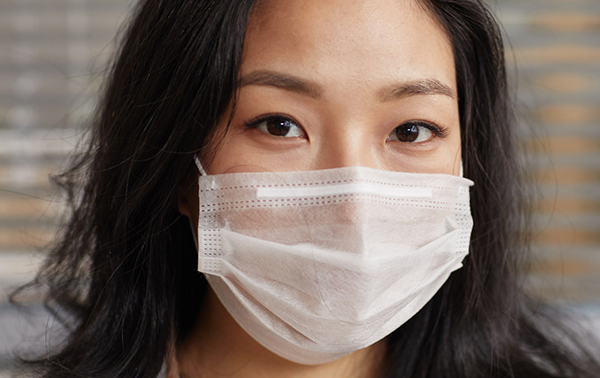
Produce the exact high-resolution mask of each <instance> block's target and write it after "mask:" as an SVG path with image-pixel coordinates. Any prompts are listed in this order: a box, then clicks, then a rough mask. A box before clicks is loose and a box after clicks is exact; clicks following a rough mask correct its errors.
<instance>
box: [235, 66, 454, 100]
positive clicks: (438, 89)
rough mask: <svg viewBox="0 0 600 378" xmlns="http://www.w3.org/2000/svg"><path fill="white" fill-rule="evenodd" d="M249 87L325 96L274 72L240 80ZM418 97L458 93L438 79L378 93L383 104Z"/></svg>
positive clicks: (314, 85)
mask: <svg viewBox="0 0 600 378" xmlns="http://www.w3.org/2000/svg"><path fill="white" fill-rule="evenodd" d="M247 85H262V86H272V87H276V88H280V89H284V90H287V91H290V92H296V93H299V94H302V95H305V96H308V97H312V98H314V99H320V98H321V97H322V96H323V89H322V88H321V86H320V85H319V84H317V83H315V82H312V81H309V80H306V79H302V78H299V77H296V76H292V75H288V74H283V73H279V72H274V71H263V70H259V71H253V72H251V73H249V74H248V75H245V76H244V77H242V78H241V80H240V84H239V86H240V88H242V87H245V86H247ZM417 95H443V96H448V97H451V98H453V99H455V98H456V97H457V96H456V92H455V91H454V90H453V89H452V88H450V87H449V86H447V85H446V84H444V83H442V82H441V81H439V80H437V79H421V80H413V81H409V82H406V83H399V84H393V85H390V86H387V87H384V88H382V89H381V90H379V91H378V92H377V98H378V99H379V101H381V102H388V101H392V100H399V99H402V98H405V97H410V96H417Z"/></svg>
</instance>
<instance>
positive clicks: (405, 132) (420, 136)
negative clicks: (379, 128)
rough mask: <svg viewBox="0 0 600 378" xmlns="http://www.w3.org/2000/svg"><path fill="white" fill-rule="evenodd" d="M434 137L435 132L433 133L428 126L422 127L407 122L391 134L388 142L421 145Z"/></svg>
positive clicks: (415, 123)
mask: <svg viewBox="0 0 600 378" xmlns="http://www.w3.org/2000/svg"><path fill="white" fill-rule="evenodd" d="M432 136H433V131H431V130H430V129H429V128H428V127H427V126H426V125H422V124H420V123H417V122H407V123H405V124H403V125H400V126H398V127H396V128H395V129H394V130H393V131H392V132H391V133H390V135H388V140H395V141H399V142H406V143H419V142H425V141H427V140H429V139H430V138H431V137H432Z"/></svg>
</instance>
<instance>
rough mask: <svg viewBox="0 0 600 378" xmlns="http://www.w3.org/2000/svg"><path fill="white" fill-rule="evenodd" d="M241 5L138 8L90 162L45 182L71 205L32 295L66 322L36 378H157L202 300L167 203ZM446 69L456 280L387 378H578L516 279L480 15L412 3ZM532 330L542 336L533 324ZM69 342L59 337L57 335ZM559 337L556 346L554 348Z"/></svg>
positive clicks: (215, 110) (507, 177) (230, 98)
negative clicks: (465, 241)
mask: <svg viewBox="0 0 600 378" xmlns="http://www.w3.org/2000/svg"><path fill="white" fill-rule="evenodd" d="M253 3H254V1H253V0H142V1H140V3H139V4H138V7H137V8H136V10H135V12H134V15H133V18H132V21H131V23H130V25H129V28H128V29H127V31H126V32H125V34H124V38H123V41H122V43H121V45H120V49H119V51H118V54H117V56H116V59H115V61H114V64H113V66H112V68H111V70H110V74H109V77H108V80H107V84H106V88H105V90H104V95H103V97H102V99H101V102H100V104H99V107H98V111H97V117H96V119H95V120H94V122H93V124H92V130H91V134H90V139H89V141H88V143H87V146H88V148H87V150H86V151H85V152H84V153H83V154H82V155H81V156H79V157H78V158H77V159H76V161H75V162H74V163H73V164H72V166H71V168H70V169H69V170H68V171H66V172H65V173H64V174H62V175H61V176H59V177H57V181H58V182H59V184H60V185H61V186H62V187H63V188H64V189H65V191H66V192H67V193H69V195H70V200H71V203H72V205H73V207H72V212H71V215H70V218H69V221H68V223H67V224H66V225H65V227H64V229H63V231H62V234H61V235H60V238H59V239H57V242H56V244H55V245H54V247H53V248H52V250H51V251H50V254H49V257H48V259H47V261H46V264H45V266H44V269H43V270H42V271H41V272H40V274H39V275H38V278H37V279H36V283H37V284H39V285H44V286H45V287H46V288H47V301H48V303H50V304H52V305H53V306H59V307H60V308H61V309H63V310H66V311H67V312H68V313H70V314H71V318H69V319H70V320H69V324H72V326H71V327H70V333H69V336H68V338H67V340H66V341H65V343H64V344H63V345H62V346H61V347H60V348H58V349H57V350H56V351H53V352H52V353H51V354H50V355H48V356H44V358H40V359H39V360H36V361H29V362H28V364H29V366H30V367H34V368H36V369H37V371H38V372H39V373H40V375H41V376H44V377H136V378H137V377H139V378H142V377H144V378H150V377H156V376H157V375H158V373H159V371H160V369H161V367H162V366H163V363H164V362H165V360H166V359H168V356H169V355H170V354H171V353H173V350H172V348H173V347H174V345H173V344H174V343H175V344H177V343H178V342H181V341H182V340H183V339H184V338H185V336H186V335H187V334H188V333H189V332H190V329H191V327H192V325H193V322H194V321H195V319H196V317H197V314H198V310H199V307H200V305H201V303H202V299H203V295H204V292H205V289H206V281H205V279H204V278H203V275H202V274H200V273H198V272H197V269H196V259H197V257H196V250H195V246H194V242H193V238H192V234H191V229H190V225H189V220H188V219H187V218H186V217H185V216H183V215H181V214H180V213H179V212H178V211H177V200H178V196H179V194H180V192H181V190H182V188H184V187H185V186H186V185H190V183H191V182H193V179H194V178H195V177H196V170H195V167H194V165H193V164H194V163H193V156H194V155H197V154H200V155H202V154H210V152H211V151H206V150H205V149H206V146H207V145H208V141H210V140H211V138H213V139H214V138H216V137H218V136H215V135H216V134H215V133H216V131H215V126H216V125H217V124H218V123H219V122H220V121H221V120H223V119H225V118H226V117H229V116H230V111H229V109H231V105H232V104H234V103H235V94H236V90H237V84H238V74H239V68H240V64H241V59H242V47H243V41H244V35H245V31H246V23H247V20H248V17H249V15H250V13H251V11H252V9H253V5H254V4H253ZM422 4H423V5H424V7H425V8H426V9H427V10H428V11H429V12H430V13H431V14H432V15H433V16H434V17H435V18H436V20H437V21H438V22H439V24H440V25H441V26H442V27H443V28H444V29H445V30H446V32H447V34H448V36H449V37H450V39H451V41H452V44H453V48H454V55H455V62H456V74H457V84H458V95H459V107H460V117H461V133H462V150H463V152H462V154H463V159H464V168H465V176H466V177H468V178H470V179H472V180H473V181H475V183H476V185H475V187H474V188H473V191H472V197H471V203H472V209H473V218H474V223H475V226H474V229H473V233H472V240H471V249H470V254H469V256H468V257H467V258H466V259H465V261H464V263H463V264H464V267H463V268H462V269H460V270H459V271H457V272H455V273H453V274H452V276H451V277H450V279H449V280H448V281H447V282H446V284H445V285H444V286H443V287H442V289H441V290H440V291H439V292H438V293H437V294H436V296H435V297H434V298H433V299H432V300H431V301H430V302H429V303H428V304H427V305H426V306H425V307H424V308H423V309H422V310H421V311H420V312H419V313H418V314H417V315H416V316H415V317H413V318H412V319H411V320H410V321H409V322H408V323H406V324H405V325H403V326H402V327H401V328H399V329H398V330H397V331H395V332H394V333H392V334H391V335H390V336H389V337H388V340H389V343H388V350H387V355H386V359H385V363H384V366H383V367H382V371H383V374H384V375H385V376H386V377H414V378H416V377H482V376H485V377H525V376H526V377H591V376H592V374H593V373H592V372H593V369H594V368H598V365H597V363H596V362H594V360H593V357H592V356H591V355H589V354H588V353H586V352H585V351H584V350H583V348H579V347H575V346H576V345H578V344H577V343H576V342H575V341H576V340H574V339H573V338H571V339H570V340H571V341H570V343H569V345H570V349H567V348H566V347H563V346H561V345H566V344H565V343H561V342H559V341H557V340H556V337H558V336H556V337H554V336H551V335H549V334H548V333H546V332H542V331H540V329H541V328H540V324H542V325H545V324H551V325H552V327H553V329H557V330H560V329H562V328H560V326H559V325H558V323H557V322H554V321H553V320H552V318H551V317H544V316H543V312H542V311H541V310H536V308H535V307H533V306H531V305H530V303H529V300H528V298H527V296H526V295H525V294H523V291H522V289H521V285H520V283H519V276H518V274H517V273H518V268H519V267H520V266H522V264H523V256H524V255H525V253H526V252H527V248H526V246H527V243H526V241H527V240H526V238H525V237H523V235H526V234H524V233H523V232H519V230H524V229H525V226H526V224H525V223H526V220H527V217H525V216H524V215H523V214H524V212H523V209H524V205H526V202H525V201H524V198H525V197H524V196H523V193H524V191H523V188H522V186H521V184H520V171H519V167H518V165H517V151H516V147H515V144H514V140H515V138H514V137H515V135H514V122H513V119H512V112H511V107H510V101H509V97H508V90H507V87H506V73H505V69H504V55H503V50H502V48H503V47H502V40H501V37H500V33H499V30H498V27H497V25H496V23H495V21H494V19H493V18H492V17H491V16H490V14H489V13H488V11H487V10H486V8H485V6H484V4H482V2H481V1H480V0H422ZM539 322H543V323H539ZM67 326H68V324H67ZM560 335H561V336H560V337H568V333H561V334H560Z"/></svg>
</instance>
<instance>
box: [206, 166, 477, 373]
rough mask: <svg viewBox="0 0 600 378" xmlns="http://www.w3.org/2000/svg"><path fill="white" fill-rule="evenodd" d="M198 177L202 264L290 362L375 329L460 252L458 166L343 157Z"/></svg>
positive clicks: (466, 222)
mask: <svg viewBox="0 0 600 378" xmlns="http://www.w3.org/2000/svg"><path fill="white" fill-rule="evenodd" d="M197 163H198V165H199V162H198V161H197ZM199 168H200V169H201V166H200V165H199ZM198 183H199V200H200V212H199V221H198V254H199V258H198V270H199V271H200V272H203V273H205V275H206V278H207V280H208V282H209V283H210V285H211V287H212V289H213V290H214V292H215V293H216V294H217V296H218V297H219V299H220V300H221V302H222V303H223V305H224V306H225V308H227V310H228V311H229V313H230V314H231V315H232V316H233V318H234V319H235V320H236V321H237V322H238V323H239V324H240V326H241V327H242V328H243V329H244V330H245V331H246V332H247V333H248V334H250V335H251V336H252V337H253V338H254V339H255V340H256V341H258V342H259V343H260V344H262V345H263V346H264V347H266V348H267V349H269V350H270V351H272V352H273V353H276V354H278V355H280V356H281V357H284V358H286V359H288V360H291V361H294V362H297V363H301V364H311V365H312V364H321V363H325V362H329V361H332V360H335V359H338V358H340V357H342V356H344V355H346V354H349V353H352V352H354V351H356V350H358V349H362V348H365V347H367V346H369V345H371V344H373V343H375V342H377V341H379V340H381V339H383V338H384V337H385V336H387V335H389V334H390V333H391V332H393V331H394V330H395V329H397V328H398V327H400V326H401V325H402V324H403V323H405V322H406V321H407V320H408V319H410V318H411V317H412V316H413V315H414V314H416V313H417V312H418V311H419V310H420V309H421V308H422V307H423V306H424V305H425V304H426V303H427V302H428V301H429V300H430V299H431V298H432V297H433V295H434V294H435V293H436V292H437V291H438V290H439V289H440V287H441V286H442V285H443V284H444V282H445V281H446V280H447V279H448V277H449V276H450V273H452V272H453V271H454V270H456V269H459V268H460V267H461V266H462V264H461V261H462V260H463V258H464V257H465V255H466V254H467V253H468V249H469V239H470V233H471V228H472V224H473V222H472V219H471V214H470V208H469V186H471V185H473V183H472V182H471V181H470V180H467V179H465V178H462V177H457V176H451V175H442V174H414V173H401V172H389V171H382V170H377V169H371V168H364V167H348V168H337V169H328V170H320V171H302V172H283V173H272V172H266V173H232V174H222V175H211V176H205V175H203V176H200V178H199V180H198Z"/></svg>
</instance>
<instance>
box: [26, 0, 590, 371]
mask: <svg viewBox="0 0 600 378" xmlns="http://www.w3.org/2000/svg"><path fill="white" fill-rule="evenodd" d="M503 59H504V55H503V50H502V41H501V38H500V35H499V31H498V28H497V26H496V24H495V23H494V21H493V19H492V17H491V16H490V15H489V13H488V12H487V10H486V8H485V7H484V5H483V4H481V2H480V1H479V0H359V1H344V0H295V1H285V0H257V1H252V0H219V1H209V0H193V1H191V0H169V1H164V0H144V1H141V2H140V4H139V6H138V8H137V9H136V12H135V14H134V18H133V19H132V22H131V25H130V27H129V29H128V30H127V32H126V34H125V37H124V39H123V42H122V45H121V48H120V51H119V53H118V56H117V58H116V60H115V63H114V66H113V67H112V71H111V74H110V77H109V79H108V82H107V86H106V89H105V93H104V97H103V99H102V102H101V104H100V107H99V110H98V116H97V119H96V120H95V122H94V124H93V129H92V135H91V140H90V142H89V149H88V150H87V151H86V152H85V154H84V155H83V156H82V157H80V158H79V160H78V161H77V162H76V164H75V165H74V166H73V167H72V168H71V169H70V170H69V171H68V172H66V173H65V174H64V175H63V176H62V177H61V178H62V180H63V181H62V182H63V185H64V187H65V188H66V189H67V190H68V191H69V193H70V194H71V196H72V197H71V198H72V202H73V205H74V207H73V212H72V215H71V218H70V221H69V223H68V225H67V226H66V227H65V229H64V232H63V234H62V237H61V239H60V240H59V241H58V243H57V244H56V246H55V247H54V249H53V250H52V253H51V254H50V257H49V259H48V262H47V265H46V267H45V269H44V270H43V272H41V273H40V276H39V278H38V282H40V283H42V282H43V283H44V284H47V285H48V299H49V300H52V301H55V302H56V303H57V304H58V305H60V306H61V307H62V308H63V309H66V310H68V311H69V312H70V313H71V314H72V316H73V319H72V323H71V324H72V328H71V331H70V335H69V337H68V338H67V340H66V341H65V343H64V344H63V345H62V346H61V348H60V349H58V350H56V351H53V353H51V354H50V355H49V356H46V357H45V358H43V359H41V360H39V361H34V362H32V363H31V364H33V365H34V366H37V368H38V369H40V370H39V371H41V372H42V373H41V375H43V376H46V377H76V376H77V377H157V376H158V375H160V374H168V375H169V376H170V377H186V378H188V377H190V378H191V377H222V376H227V377H592V376H594V374H597V372H598V371H600V370H597V369H598V368H599V367H598V365H597V363H596V362H594V357H593V356H591V355H590V354H589V353H587V352H586V351H585V350H584V348H583V347H581V346H580V345H579V344H578V342H577V340H576V338H575V337H572V336H570V333H568V332H567V331H562V329H563V328H561V327H560V326H559V324H558V322H555V321H553V320H552V318H551V317H549V316H545V315H544V314H543V313H542V310H541V309H540V308H539V306H535V305H531V304H530V303H529V301H528V298H527V297H526V295H524V294H523V292H522V290H521V285H520V281H519V277H518V275H517V271H518V269H519V268H522V267H523V263H524V262H526V260H525V255H526V250H527V245H526V239H527V238H526V236H525V235H526V233H525V232H524V231H523V232H519V231H522V230H524V229H525V227H526V222H525V221H526V217H525V215H524V212H523V208H524V204H525V199H524V197H523V189H522V187H521V184H520V183H519V177H520V171H519V168H518V166H517V154H516V149H515V131H514V127H513V123H512V114H511V109H510V106H509V99H508V94H507V88H506V78H505V71H504V63H503ZM462 171H464V177H466V178H468V179H466V178H462V177H460V176H461V175H462ZM470 180H471V181H472V182H471V181H470ZM471 185H472V186H471ZM470 186H471V187H470ZM469 187H470V188H469ZM248 188H251V189H252V190H251V191H247V190H246V189H248ZM469 190H470V196H469ZM469 197H470V207H469ZM469 208H470V211H469ZM471 219H472V220H471ZM471 227H472V231H471ZM469 234H470V238H469ZM467 253H468V254H467ZM461 264H462V267H461ZM567 346H568V347H567ZM161 371H162V373H161Z"/></svg>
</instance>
